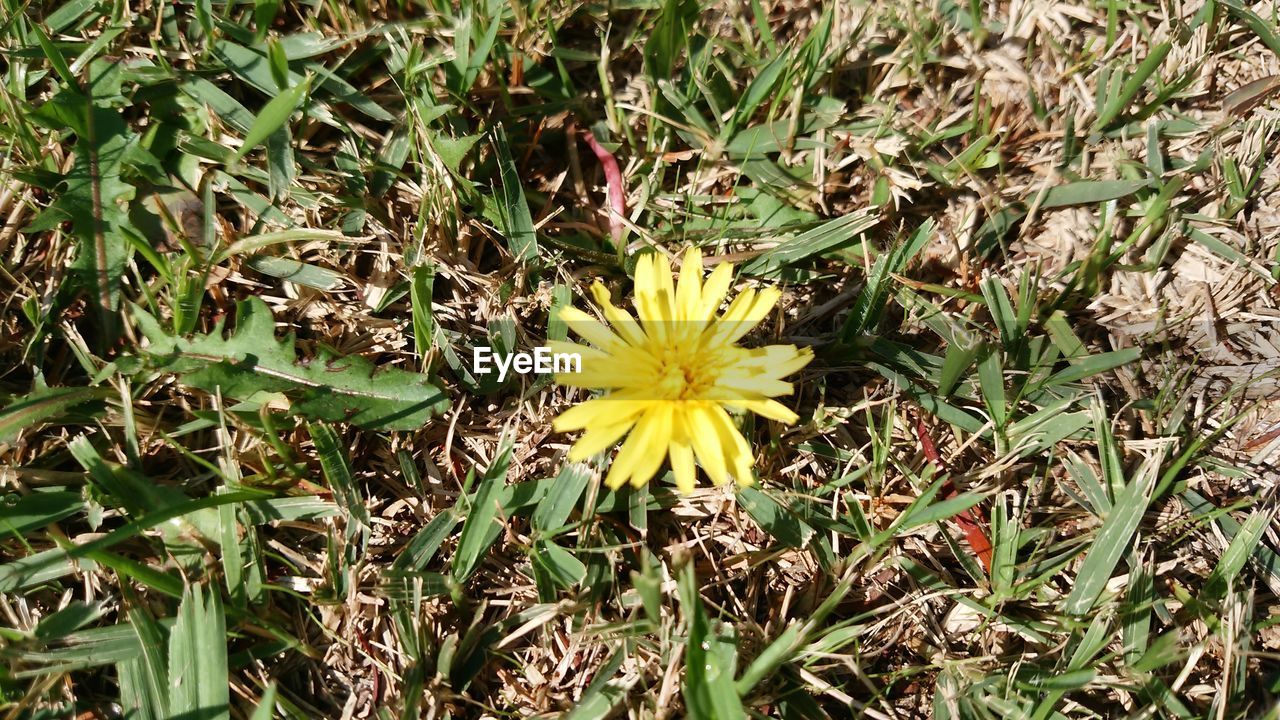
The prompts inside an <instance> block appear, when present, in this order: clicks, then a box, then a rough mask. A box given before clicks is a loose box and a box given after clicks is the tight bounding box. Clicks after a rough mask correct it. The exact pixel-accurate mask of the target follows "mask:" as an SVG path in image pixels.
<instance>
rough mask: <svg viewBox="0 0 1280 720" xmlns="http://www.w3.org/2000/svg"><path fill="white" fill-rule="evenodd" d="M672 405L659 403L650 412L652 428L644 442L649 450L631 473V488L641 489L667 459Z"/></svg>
mask: <svg viewBox="0 0 1280 720" xmlns="http://www.w3.org/2000/svg"><path fill="white" fill-rule="evenodd" d="M672 408H673V404H672V403H659V404H657V405H656V406H655V407H654V409H653V410H652V411H651V414H652V415H653V417H654V421H653V428H652V431H651V433H650V435H649V438H648V440H647V442H646V445H647V447H648V448H649V449H648V450H647V451H646V452H645V454H644V455H642V456H641V457H640V461H639V462H638V463H636V467H635V470H633V471H632V473H631V486H632V487H641V486H643V485H644V484H645V483H647V482H649V480H650V479H652V478H653V476H654V474H655V473H657V472H658V468H660V467H662V461H663V460H666V459H667V447H668V446H669V445H670V444H671V412H672Z"/></svg>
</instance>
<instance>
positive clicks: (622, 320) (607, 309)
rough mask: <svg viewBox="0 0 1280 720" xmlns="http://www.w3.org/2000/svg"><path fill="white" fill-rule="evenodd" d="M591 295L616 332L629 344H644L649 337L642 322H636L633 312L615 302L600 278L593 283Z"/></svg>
mask: <svg viewBox="0 0 1280 720" xmlns="http://www.w3.org/2000/svg"><path fill="white" fill-rule="evenodd" d="M591 296H592V297H593V298H595V301H596V305H599V306H600V312H602V313H604V319H605V320H608V321H609V325H611V326H612V327H613V330H614V332H616V333H617V334H618V336H619V337H621V338H622V339H623V340H624V341H626V343H627V344H628V345H644V344H645V343H646V341H647V340H648V338H646V337H645V335H644V330H643V329H642V328H641V327H640V323H638V322H636V319H635V318H634V317H631V313H629V312H627V311H626V310H623V309H622V308H620V307H618V306H617V305H614V304H613V300H612V298H610V297H609V288H607V287H605V286H604V283H602V282H600V281H599V280H597V281H595V282H594V283H592V284H591Z"/></svg>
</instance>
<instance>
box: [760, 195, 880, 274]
mask: <svg viewBox="0 0 1280 720" xmlns="http://www.w3.org/2000/svg"><path fill="white" fill-rule="evenodd" d="M878 222H880V218H879V216H878V215H877V214H875V213H874V212H869V211H868V212H858V213H851V214H849V215H843V216H841V217H838V218H834V219H832V220H828V221H826V222H825V223H823V224H821V225H819V226H818V227H815V228H812V229H810V230H806V231H804V232H802V233H800V234H799V235H796V236H795V237H793V238H788V239H786V240H783V241H782V242H780V243H779V244H778V245H777V246H776V247H773V248H770V249H769V250H766V251H764V252H763V253H761V254H760V255H758V256H756V257H755V258H752V259H751V260H748V261H747V262H745V263H743V264H742V267H741V269H740V271H741V272H742V273H743V274H744V275H754V276H757V277H763V278H770V277H776V276H778V275H779V274H781V272H782V271H783V270H785V269H787V268H788V267H791V266H792V265H795V264H797V263H801V262H804V261H805V260H808V259H809V258H812V257H817V256H819V255H822V254H823V253H828V252H831V251H832V250H837V249H839V248H842V247H845V246H846V245H849V244H850V243H852V242H853V241H855V240H856V239H858V237H859V236H861V234H862V233H864V232H866V231H867V230H869V229H871V228H872V227H874V226H875V225H876V223H878Z"/></svg>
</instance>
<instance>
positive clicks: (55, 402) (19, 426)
mask: <svg viewBox="0 0 1280 720" xmlns="http://www.w3.org/2000/svg"><path fill="white" fill-rule="evenodd" d="M110 394H111V390H110V389H108V388H95V387H60V388H42V389H40V390H36V391H35V392H33V393H31V394H29V395H26V396H24V397H22V398H20V399H18V400H15V401H13V402H11V403H9V405H7V406H6V407H5V408H4V409H2V410H0V443H10V442H13V441H14V440H15V439H17V437H18V434H19V433H21V432H22V431H23V430H27V429H35V428H37V427H39V426H40V425H41V424H42V423H44V422H46V421H49V420H53V419H55V418H57V417H58V416H60V415H62V414H64V413H66V412H67V411H68V410H70V409H72V408H74V407H77V406H79V405H83V404H85V403H88V402H92V401H94V400H102V399H104V398H106V397H108V396H109V395H110Z"/></svg>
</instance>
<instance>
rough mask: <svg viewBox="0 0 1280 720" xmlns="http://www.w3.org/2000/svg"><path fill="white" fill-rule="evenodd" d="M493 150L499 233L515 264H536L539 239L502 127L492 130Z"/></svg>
mask: <svg viewBox="0 0 1280 720" xmlns="http://www.w3.org/2000/svg"><path fill="white" fill-rule="evenodd" d="M493 147H494V151H495V152H496V153H497V157H498V174H499V178H500V180H501V184H502V187H501V189H500V191H499V200H500V201H501V211H502V213H501V214H502V221H503V226H504V227H503V228H502V233H503V235H505V236H506V238H507V249H508V250H510V251H511V254H512V255H513V256H514V257H515V258H516V259H517V260H522V261H524V262H529V261H531V260H535V259H537V257H538V235H537V232H536V231H535V230H534V227H533V216H531V215H530V214H529V204H528V203H527V202H526V201H525V198H524V188H523V187H522V186H521V184H520V173H519V172H517V171H516V163H515V160H514V159H513V158H512V157H511V148H510V147H508V145H507V133H506V131H504V130H503V129H502V125H498V126H496V127H495V128H494V129H493Z"/></svg>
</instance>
